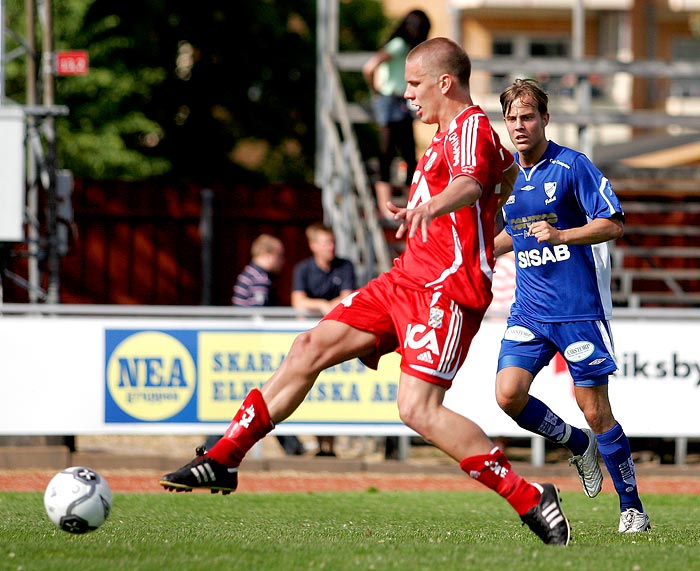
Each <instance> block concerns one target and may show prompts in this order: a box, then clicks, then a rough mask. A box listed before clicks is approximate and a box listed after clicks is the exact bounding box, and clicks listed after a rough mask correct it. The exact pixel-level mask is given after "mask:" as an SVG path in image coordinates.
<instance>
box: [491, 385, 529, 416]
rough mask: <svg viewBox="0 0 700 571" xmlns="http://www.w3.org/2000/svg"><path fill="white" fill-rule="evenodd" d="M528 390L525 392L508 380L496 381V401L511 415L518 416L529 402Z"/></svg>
mask: <svg viewBox="0 0 700 571" xmlns="http://www.w3.org/2000/svg"><path fill="white" fill-rule="evenodd" d="M527 396H528V395H527V392H525V394H523V393H522V391H521V390H520V389H519V388H518V387H517V386H516V385H513V384H510V383H507V382H497V383H496V402H497V403H498V406H500V407H501V410H503V412H505V413H506V414H508V415H509V416H516V415H518V414H519V413H520V411H522V410H523V408H524V407H525V405H526V404H527Z"/></svg>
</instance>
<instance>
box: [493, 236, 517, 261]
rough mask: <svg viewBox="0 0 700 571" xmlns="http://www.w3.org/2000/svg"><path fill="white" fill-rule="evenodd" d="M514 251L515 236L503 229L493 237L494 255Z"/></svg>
mask: <svg viewBox="0 0 700 571" xmlns="http://www.w3.org/2000/svg"><path fill="white" fill-rule="evenodd" d="M512 251H513V237H512V236H511V235H510V234H508V232H506V231H505V230H501V231H500V232H499V233H498V234H497V235H496V237H495V238H494V239H493V255H494V256H496V257H498V256H500V255H502V254H507V253H508V252H512Z"/></svg>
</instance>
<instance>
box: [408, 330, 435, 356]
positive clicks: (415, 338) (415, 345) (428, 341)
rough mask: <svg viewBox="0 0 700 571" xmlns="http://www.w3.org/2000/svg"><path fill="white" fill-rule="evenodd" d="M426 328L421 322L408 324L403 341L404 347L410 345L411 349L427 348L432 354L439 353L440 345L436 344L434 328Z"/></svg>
mask: <svg viewBox="0 0 700 571" xmlns="http://www.w3.org/2000/svg"><path fill="white" fill-rule="evenodd" d="M426 329H428V328H427V327H426V326H425V325H423V324H422V323H418V324H417V325H413V324H411V323H409V324H408V327H407V328H406V341H405V342H404V347H410V348H411V349H427V350H429V351H431V352H432V353H433V354H434V355H439V354H440V347H439V345H438V341H437V336H436V335H435V330H434V329H429V330H427V331H426Z"/></svg>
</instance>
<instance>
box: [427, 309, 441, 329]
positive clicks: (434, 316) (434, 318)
mask: <svg viewBox="0 0 700 571" xmlns="http://www.w3.org/2000/svg"><path fill="white" fill-rule="evenodd" d="M444 315H445V312H444V311H443V310H442V309H440V308H439V307H431V308H430V318H429V319H428V327H432V328H433V329H440V327H442V318H443V316H444Z"/></svg>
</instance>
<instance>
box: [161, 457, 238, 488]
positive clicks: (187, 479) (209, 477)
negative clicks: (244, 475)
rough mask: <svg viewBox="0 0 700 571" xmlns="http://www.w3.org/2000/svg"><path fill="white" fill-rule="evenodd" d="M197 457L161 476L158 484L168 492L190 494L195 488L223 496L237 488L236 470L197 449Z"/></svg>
mask: <svg viewBox="0 0 700 571" xmlns="http://www.w3.org/2000/svg"><path fill="white" fill-rule="evenodd" d="M196 452H197V457H196V458H195V459H194V460H192V461H191V462H189V463H188V464H185V465H184V466H183V467H182V468H180V469H179V470H176V471H175V472H171V473H170V474H166V475H165V476H163V477H162V478H161V480H160V482H159V484H160V485H161V486H163V487H164V488H165V489H166V490H168V491H169V492H173V491H174V492H191V491H192V490H193V489H195V488H204V489H209V490H211V493H212V494H216V493H218V492H221V493H222V494H223V495H224V496H225V495H227V494H230V493H231V492H235V491H236V488H237V487H238V468H227V467H226V466H222V465H221V464H220V463H219V462H217V461H216V460H214V459H213V458H209V456H207V455H206V453H205V451H204V449H203V448H197V450H196Z"/></svg>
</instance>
